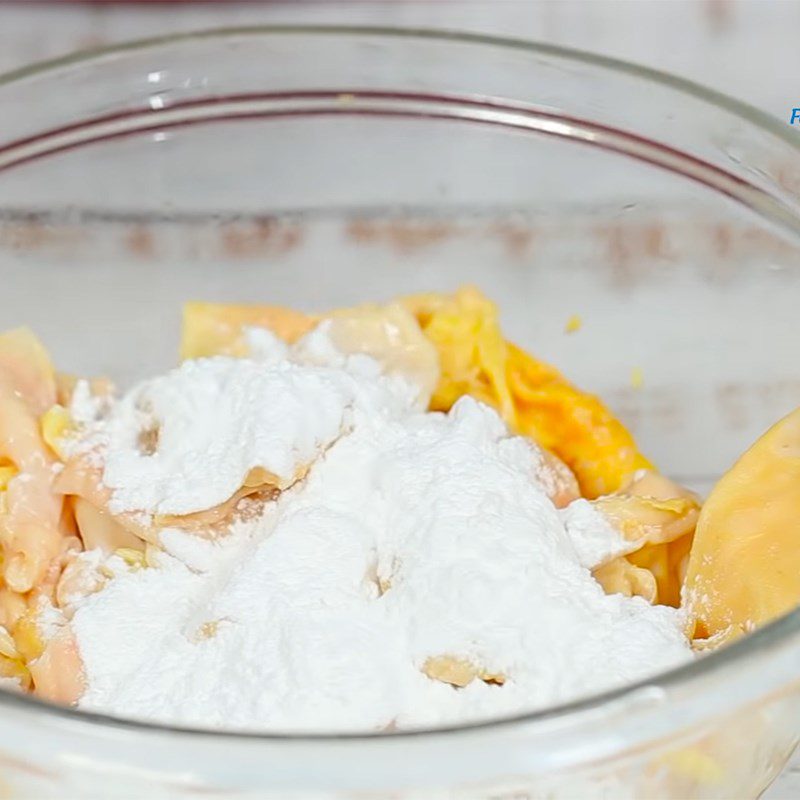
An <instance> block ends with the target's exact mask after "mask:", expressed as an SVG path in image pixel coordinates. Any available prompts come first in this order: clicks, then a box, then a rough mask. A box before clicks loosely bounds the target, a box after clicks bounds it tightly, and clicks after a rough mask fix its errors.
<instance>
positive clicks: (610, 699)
mask: <svg viewBox="0 0 800 800" xmlns="http://www.w3.org/2000/svg"><path fill="white" fill-rule="evenodd" d="M300 35H302V36H306V35H307V36H319V37H336V36H348V37H353V38H357V37H364V38H372V39H374V38H376V37H377V38H385V39H388V40H402V39H408V40H413V39H423V40H429V41H434V42H435V41H440V42H442V43H443V44H446V43H453V42H456V43H461V44H467V45H475V46H486V47H495V48H504V49H509V50H521V51H525V52H527V53H529V54H531V55H541V56H551V57H555V58H558V59H562V60H565V61H571V62H573V63H575V64H580V65H583V66H589V67H598V68H602V69H605V70H608V71H610V72H615V73H617V74H620V75H627V76H629V77H633V78H638V79H642V80H644V81H647V82H650V83H652V84H654V85H658V86H660V87H661V88H665V89H670V90H673V91H676V92H677V93H679V94H683V95H685V96H687V97H690V98H693V99H695V100H699V101H701V102H702V103H705V104H708V105H711V106H715V107H716V108H717V109H720V110H723V111H725V112H727V113H729V114H731V115H732V116H734V117H737V118H738V119H739V120H741V121H743V122H745V123H747V124H748V125H752V126H754V127H756V128H759V129H760V130H761V131H762V132H765V133H768V134H770V135H772V136H776V137H777V138H778V139H781V140H782V141H783V142H784V143H785V144H787V145H789V146H790V147H791V148H792V149H793V150H794V151H795V152H796V153H797V155H798V158H800V137H798V136H797V135H796V132H795V131H791V130H789V128H788V126H787V125H785V124H784V123H781V122H780V121H779V120H778V119H777V118H776V117H773V116H771V115H769V114H767V113H765V112H763V111H760V110H759V109H757V108H755V107H754V106H751V105H749V104H748V103H745V102H742V101H740V100H737V99H735V98H733V97H730V96H728V95H726V94H724V93H722V92H718V91H716V90H714V89H710V88H708V87H706V86H703V85H702V84H699V83H695V82H694V81H691V80H688V79H685V78H681V77H678V76H676V75H671V74H669V73H666V72H662V71H660V70H657V69H653V68H650V67H645V66H641V65H638V64H634V63H631V62H628V61H624V60H622V59H617V58H613V57H609V56H604V55H598V54H596V53H591V52H588V51H584V50H579V49H574V48H568V47H561V46H558V45H552V44H547V43H544V42H536V41H527V40H523V39H515V38H511V37H498V36H488V35H483V34H478V33H466V32H459V31H453V30H446V29H442V30H438V29H437V30H434V29H425V28H400V27H384V26H366V25H355V26H352V25H258V26H241V27H223V28H213V29H208V30H199V31H190V32H183V33H177V34H168V35H164V36H156V37H149V38H145V39H136V40H132V41H128V42H122V43H120V44H116V45H112V46H108V47H100V48H92V49H89V50H85V51H80V52H77V53H73V54H68V55H65V56H61V57H58V58H54V59H49V60H45V61H39V62H36V63H33V64H30V65H27V66H24V67H21V68H19V69H16V70H12V71H10V72H5V73H1V74H0V90H2V89H3V88H5V87H8V86H10V85H12V84H18V83H23V82H24V81H26V80H28V79H31V78H47V77H48V76H49V75H53V76H55V75H56V74H57V73H58V72H59V71H60V70H62V69H64V68H70V67H80V66H85V67H92V66H94V65H98V66H99V65H100V63H101V62H102V61H103V59H104V58H107V57H109V56H115V55H124V54H126V53H141V52H144V51H146V50H148V49H156V48H160V47H164V46H169V45H180V44H190V43H192V42H195V41H203V40H207V41H209V40H210V41H215V40H216V41H223V40H225V39H228V38H232V37H244V36H247V37H250V36H252V37H255V38H258V37H263V38H269V37H281V36H286V37H290V36H300ZM793 640H795V642H794V643H795V645H796V646H797V647H798V650H800V608H797V609H795V610H793V611H791V612H789V613H788V614H786V615H784V616H783V617H781V618H779V619H777V620H775V621H773V622H771V623H770V624H768V625H765V626H764V627H763V628H760V629H759V630H757V631H755V632H754V633H751V634H750V635H748V636H746V637H743V638H741V639H739V640H737V641H736V642H734V643H732V644H730V645H728V646H726V647H724V648H722V649H721V650H719V651H714V652H711V653H709V654H707V655H705V656H703V657H701V658H699V659H697V660H695V661H692V662H690V663H688V664H685V665H683V666H680V667H677V668H673V669H671V670H667V671H665V672H660V673H657V674H655V675H653V676H652V677H650V678H647V679H644V680H642V681H638V682H636V683H633V684H627V685H625V686H623V687H621V688H618V689H614V690H611V691H607V692H603V693H600V694H597V695H592V696H590V697H587V698H584V699H581V700H577V701H574V702H571V703H565V704H562V705H559V706H553V707H550V708H546V709H543V710H540V711H535V712H530V713H524V714H517V715H513V716H507V717H501V718H496V719H491V720H486V721H481V722H474V723H466V724H461V725H451V726H439V727H432V728H420V729H413V730H404V731H387V732H375V733H333V734H328V733H319V734H316V733H299V734H295V733H260V732H241V731H219V730H213V729H203V728H193V727H182V726H177V725H167V724H160V723H152V722H143V721H138V720H132V719H125V718H121V717H115V716H111V715H107V714H102V713H96V712H91V711H82V710H77V709H73V708H68V707H64V706H58V705H54V704H51V703H48V702H44V701H42V700H39V699H37V698H35V697H33V696H31V695H25V694H19V693H17V692H11V691H7V690H2V689H0V708H2V707H6V708H16V709H17V710H20V711H24V710H27V709H30V710H31V711H33V712H35V713H37V714H38V715H39V716H42V715H44V716H49V717H52V718H53V719H54V720H59V719H61V720H63V721H67V722H70V723H72V724H76V723H79V724H80V723H83V724H88V725H90V726H101V727H113V728H117V729H120V730H121V731H124V730H128V731H130V732H131V733H147V732H148V731H150V732H159V733H169V734H180V735H182V736H188V737H202V738H204V739H207V740H208V739H212V740H213V739H218V740H221V741H234V740H237V739H238V740H255V741H264V742H269V741H294V742H298V743H302V742H308V743H312V742H325V741H331V740H347V741H354V742H357V741H374V740H376V739H398V738H399V739H404V738H414V739H418V738H420V737H431V736H438V735H440V734H447V735H448V736H453V735H454V734H458V733H464V734H467V733H470V732H479V731H480V732H487V733H491V731H493V730H498V729H500V728H506V727H508V726H515V725H520V724H535V723H537V722H542V723H544V722H550V721H554V720H561V721H564V722H567V721H568V720H570V719H571V718H573V719H572V720H571V721H574V722H577V719H574V718H578V717H582V716H583V715H584V714H585V713H587V712H588V713H590V712H595V711H597V710H598V709H601V708H602V707H604V706H609V705H612V704H615V705H616V704H618V703H619V702H620V701H624V700H625V699H627V698H633V697H636V696H637V695H639V694H640V693H641V692H642V691H643V690H646V689H648V688H650V687H658V688H662V689H669V688H676V687H682V688H685V687H688V686H690V685H691V684H694V683H699V682H702V681H707V680H710V679H712V678H714V677H718V678H721V677H722V676H723V675H725V674H728V673H729V672H730V671H732V670H736V669H737V668H738V667H739V666H740V665H742V663H743V662H746V661H747V660H749V659H750V658H752V657H753V656H755V655H756V654H757V653H758V654H760V655H761V656H765V655H767V654H768V653H769V652H770V651H773V650H781V649H783V647H785V646H791V644H792V641H793Z"/></svg>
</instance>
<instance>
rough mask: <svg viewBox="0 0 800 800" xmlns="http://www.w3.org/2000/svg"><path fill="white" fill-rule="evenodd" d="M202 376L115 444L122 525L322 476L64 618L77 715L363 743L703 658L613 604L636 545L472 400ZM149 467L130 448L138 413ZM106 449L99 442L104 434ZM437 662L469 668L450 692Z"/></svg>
mask: <svg viewBox="0 0 800 800" xmlns="http://www.w3.org/2000/svg"><path fill="white" fill-rule="evenodd" d="M271 352H272V356H273V357H270V358H267V357H264V358H263V359H262V360H233V359H227V358H216V359H207V360H200V361H196V362H188V363H186V364H184V365H183V366H182V367H181V368H180V369H179V370H176V371H175V372H173V373H170V375H168V376H165V377H163V378H156V379H155V380H154V381H150V382H148V383H146V384H143V385H142V386H140V387H138V388H137V389H135V390H134V391H133V392H132V393H131V394H130V395H128V396H127V397H126V398H123V399H122V400H121V401H120V403H119V404H118V405H117V406H116V408H115V409H114V410H113V411H112V413H111V416H110V417H109V418H108V419H106V420H105V421H104V422H103V423H102V425H101V428H102V431H101V432H102V436H103V437H104V438H103V441H104V443H105V444H104V446H105V448H106V452H105V459H106V461H105V477H104V480H105V481H106V483H107V484H108V485H109V486H111V487H112V488H113V489H114V503H115V505H116V507H117V508H118V509H124V510H140V511H144V512H147V513H155V512H171V513H180V512H190V511H196V510H201V509H203V508H208V507H210V506H212V505H214V504H215V503H218V502H222V501H224V500H225V499H227V497H229V496H230V495H231V494H232V493H233V492H235V491H236V489H237V488H238V486H239V483H240V482H241V479H242V478H243V476H244V475H245V474H246V472H247V470H249V469H251V468H253V467H256V466H261V467H264V468H266V469H268V470H270V471H272V472H274V473H276V474H278V475H287V476H288V475H289V474H290V473H292V472H293V471H296V470H297V469H298V468H299V467H300V466H307V465H309V464H310V465H311V468H310V471H309V472H308V474H307V476H306V477H305V478H303V479H302V480H300V481H299V482H298V483H296V484H295V485H294V486H293V487H292V488H290V489H288V490H287V491H284V492H283V493H282V494H281V496H280V497H279V498H278V499H277V500H276V501H274V502H271V503H267V504H266V506H265V507H264V510H263V512H262V513H261V514H260V515H259V516H257V518H255V519H251V520H249V521H247V522H244V521H240V522H237V523H235V524H233V526H232V528H231V530H230V532H229V533H228V534H227V535H224V536H222V537H220V538H219V539H217V540H214V541H209V540H207V539H202V538H200V537H197V536H196V535H193V534H190V533H185V532H182V531H179V530H163V531H162V532H161V543H162V545H163V547H164V550H165V551H166V552H165V553H164V554H162V555H161V556H160V558H159V564H158V566H156V567H151V568H147V569H140V570H137V571H123V572H121V574H120V575H119V576H118V577H116V578H115V579H113V580H111V581H110V582H109V583H108V584H107V586H106V588H105V589H103V590H102V591H101V592H99V593H97V594H94V595H90V596H88V597H86V598H84V599H83V600H82V601H80V602H78V603H77V610H76V611H75V614H74V617H73V619H72V626H73V630H74V631H75V634H76V637H77V641H78V645H79V649H80V653H81V655H82V658H83V661H84V665H85V670H86V677H87V683H88V689H87V691H86V693H85V695H84V697H83V698H82V700H81V703H80V705H81V707H83V708H87V709H96V710H102V711H106V712H111V713H115V714H119V715H124V716H128V717H137V718H145V719H150V720H157V721H161V722H171V723H180V724H189V725H197V726H204V727H215V728H231V729H246V730H262V731H263V730H273V731H289V730H292V731H320V732H329V731H358V730H376V729H384V728H388V727H390V726H396V727H400V728H409V727H415V726H427V725H435V724H440V723H445V722H448V723H453V722H459V721H465V720H473V719H478V718H487V717H492V716H498V715H502V714H507V713H511V712H521V711H528V710H533V709H536V708H542V707H545V706H549V705H553V704H555V703H560V702H562V701H567V700H572V699H575V698H577V697H580V696H583V695H587V694H590V693H593V692H597V691H600V690H604V689H608V688H611V687H615V686H619V685H621V684H624V683H627V682H630V681H634V680H637V679H639V678H642V677H645V676H647V675H650V674H652V673H655V672H657V671H659V670H662V669H666V668H669V667H671V666H674V665H676V664H679V663H681V662H683V661H686V660H688V659H690V658H691V651H690V648H689V645H688V643H687V641H686V639H685V637H684V635H683V633H682V630H681V620H680V618H679V614H678V612H676V611H675V610H674V609H670V608H665V607H659V606H650V605H648V604H647V603H646V602H645V601H644V600H642V599H641V598H626V597H623V596H621V595H613V596H608V595H606V594H604V592H603V590H602V589H601V587H600V586H599V584H598V583H597V582H596V581H595V580H594V579H593V578H592V576H591V573H590V568H591V567H593V566H595V565H596V564H598V563H601V562H602V561H605V560H607V559H608V558H610V557H612V556H614V555H616V554H619V553H623V552H625V550H626V545H625V543H624V542H623V541H622V540H621V538H620V537H619V536H618V535H617V534H616V533H615V532H614V531H613V530H612V529H611V528H610V527H609V525H608V524H607V523H606V522H605V520H604V519H603V518H602V517H600V516H599V515H598V514H597V513H596V512H595V511H594V510H593V509H592V507H591V506H590V505H589V504H588V503H586V502H585V501H576V503H573V504H572V506H570V507H569V508H568V509H566V510H564V511H559V510H557V509H556V508H555V507H554V506H553V504H552V502H551V501H550V500H549V498H548V496H547V494H546V486H547V482H546V480H545V478H546V476H545V475H544V474H543V469H544V468H543V463H542V459H541V456H540V453H539V451H538V449H537V448H536V447H535V446H534V445H532V444H531V443H530V442H528V441H527V440H524V439H522V438H519V437H512V436H510V435H509V433H508V431H507V429H506V427H505V425H504V424H503V423H502V421H501V420H500V418H499V417H498V416H497V414H496V413H495V412H494V411H493V410H491V409H490V408H488V407H486V406H483V405H481V404H480V403H478V402H476V401H474V400H472V399H469V398H463V399H462V400H460V401H459V402H458V403H457V404H456V406H455V407H454V408H453V409H452V411H451V412H450V413H449V414H446V415H445V414H438V413H424V412H420V411H417V410H415V407H414V399H415V392H414V391H413V390H410V388H409V387H408V386H407V385H406V384H405V382H404V381H403V380H402V379H399V378H391V379H390V378H387V377H384V376H381V375H380V374H379V368H378V367H377V365H376V364H375V362H373V361H371V360H370V359H368V358H365V357H351V358H350V359H348V360H347V362H346V364H344V365H343V366H339V367H338V368H334V367H324V366H318V365H313V366H312V365H309V364H303V363H296V361H292V356H291V354H290V353H287V352H281V353H280V354H279V357H276V356H275V351H274V350H273V351H271ZM142 415H145V416H146V417H147V419H148V420H150V421H152V419H153V418H155V419H157V421H158V424H159V427H160V436H159V441H158V448H157V451H156V453H154V454H151V455H142V454H141V453H139V452H136V435H137V431H138V429H139V427H140V426H141V424H142V419H141V416H142ZM94 434H95V435H96V434H97V431H95V432H94ZM430 659H446V660H447V659H449V660H454V661H456V662H458V663H464V664H469V665H472V666H473V667H474V669H475V672H476V673H477V674H480V675H484V676H486V675H491V676H499V680H500V681H502V685H498V682H497V681H495V682H485V681H484V680H481V679H480V677H477V678H475V679H474V680H472V681H471V682H470V683H469V684H468V685H466V686H464V687H461V688H457V687H455V686H452V685H449V684H447V683H444V682H442V681H440V680H434V679H432V678H429V677H428V676H427V675H426V674H425V672H424V671H423V670H424V667H425V665H426V664H427V663H429V660H430Z"/></svg>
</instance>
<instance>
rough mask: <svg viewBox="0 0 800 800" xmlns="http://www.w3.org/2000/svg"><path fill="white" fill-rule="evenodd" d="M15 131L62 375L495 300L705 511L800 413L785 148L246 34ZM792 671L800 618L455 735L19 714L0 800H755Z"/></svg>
mask: <svg viewBox="0 0 800 800" xmlns="http://www.w3.org/2000/svg"><path fill="white" fill-rule="evenodd" d="M0 118H2V120H3V126H2V130H0V285H1V286H2V296H1V297H2V299H0V317H1V321H2V326H3V327H4V328H7V327H11V326H15V325H19V324H27V325H29V326H31V327H32V328H34V329H35V330H36V331H37V332H38V333H39V334H40V335H41V336H42V338H43V339H44V340H45V342H46V343H47V345H48V346H49V347H50V348H51V350H52V352H53V354H54V357H55V359H56V362H57V363H58V364H59V365H60V367H61V368H63V369H67V370H70V371H73V372H79V373H90V374H98V373H106V374H110V375H112V376H113V377H114V378H116V379H117V380H118V381H120V382H121V383H128V382H130V381H131V380H133V379H135V378H137V377H139V376H141V375H143V374H144V373H146V372H153V371H155V370H158V369H162V368H165V367H167V366H169V365H170V364H172V363H173V362H174V361H175V358H176V347H177V335H178V320H179V307H180V304H181V302H183V301H184V300H186V299H189V298H195V299H213V300H222V301H263V302H269V303H277V304H287V305H292V306H298V307H301V308H328V307H332V306H340V305H347V304H353V303H356V302H359V301H364V300H368V299H376V298H385V297H390V296H392V295H395V294H397V293H403V292H415V291H423V290H451V289H454V288H455V287H457V286H459V285H461V284H464V283H475V284H478V285H479V286H481V287H482V288H483V289H484V290H485V291H487V292H488V293H489V294H490V295H491V296H492V297H493V298H494V299H495V300H497V302H498V303H499V305H500V306H501V308H502V311H503V317H504V324H505V327H506V330H507V331H508V333H509V334H510V336H511V338H513V339H514V340H516V341H517V342H519V343H520V344H522V345H524V346H526V347H529V348H531V349H532V350H534V351H535V352H536V353H537V354H540V355H541V356H542V357H544V358H546V359H548V360H550V361H553V362H555V363H556V364H558V365H559V366H560V367H561V368H563V369H564V370H565V371H566V373H567V374H568V375H569V376H570V377H571V378H572V379H574V380H575V381H576V382H578V383H579V384H580V385H582V386H584V387H587V388H589V389H591V390H593V391H596V392H599V393H601V394H602V395H603V396H604V397H605V398H607V400H608V401H609V403H610V404H611V405H612V406H613V408H614V409H615V410H616V411H617V412H618V413H619V414H620V415H621V416H622V417H623V418H624V420H625V421H626V422H627V423H628V424H629V425H630V426H631V428H632V429H633V430H634V432H635V434H636V435H637V437H638V438H639V440H640V442H641V445H642V447H643V448H644V450H645V451H646V452H648V453H649V454H652V457H653V458H654V459H655V461H656V462H657V463H658V464H659V465H660V466H661V468H662V469H663V470H664V471H665V472H667V473H669V474H670V475H672V476H674V477H675V478H677V479H679V480H682V481H685V482H688V483H690V484H692V485H694V486H696V487H698V488H701V489H702V488H703V487H706V486H708V484H709V482H710V481H712V480H713V479H714V477H715V476H717V475H718V474H719V473H720V472H721V471H722V470H723V469H725V467H726V466H727V465H729V464H730V463H731V462H732V460H733V459H734V457H735V456H736V455H737V454H738V453H739V452H740V451H741V450H742V449H743V448H744V447H745V446H746V445H747V444H748V443H749V442H751V441H752V440H753V439H755V438H756V436H757V435H758V434H760V433H761V432H762V431H763V430H764V429H765V428H766V427H767V425H769V424H770V423H771V422H773V421H774V420H776V419H778V418H779V417H780V416H781V415H782V414H783V413H785V412H787V411H788V410H790V409H791V408H792V407H793V406H794V405H795V404H796V403H797V398H798V394H799V391H800V371H798V367H797V363H798V361H797V346H796V343H797V342H798V341H800V314H797V312H796V298H797V297H798V296H799V295H798V292H800V248H798V238H797V233H798V231H800V151H799V150H798V140H797V138H796V137H795V135H794V132H793V131H791V130H790V129H789V128H788V126H787V127H784V126H782V125H781V124H780V123H778V122H777V121H773V120H771V119H769V118H767V117H765V116H763V115H761V114H759V113H758V112H756V111H755V110H753V109H750V108H747V107H745V106H742V105H740V104H738V103H736V102H734V101H732V100H729V99H726V98H724V97H721V96H719V95H716V94H714V93H712V92H709V91H707V90H705V89H702V88H700V87H697V86H693V85H690V84H688V83H686V82H684V81H679V80H677V79H674V78H670V77H668V76H665V75H660V74H657V73H654V72H652V71H649V70H644V69H640V68H636V67H633V66H629V65H626V64H622V63H618V62H615V61H611V60H608V59H605V58H599V57H596V56H590V55H587V54H582V53H575V52H569V51H565V50H561V49H558V48H554V47H549V46H545V45H531V44H528V43H522V42H516V41H502V40H496V39H489V38H484V37H480V36H464V35H457V34H447V33H430V32H424V31H392V30H377V29H326V28H294V27H285V28H267V29H248V30H227V31H217V32H213V33H202V34H197V35H189V36H180V37H168V38H163V39H158V40H153V41H148V42H141V43H136V44H132V45H126V46H122V47H117V48H114V49H111V50H105V51H100V52H97V53H94V54H91V55H89V56H79V57H74V58H67V59H63V60H61V61H56V62H51V63H49V64H46V65H43V66H36V67H32V68H29V69H25V70H22V71H19V72H17V73H14V74H12V75H8V76H5V77H4V78H1V79H0ZM575 314H577V315H580V317H581V318H582V320H583V327H582V329H581V330H580V331H579V332H578V333H575V334H572V335H567V334H566V333H565V323H566V321H567V319H568V318H570V317H571V316H572V315H575ZM632 376H634V377H635V380H632ZM799 667H800V612H794V613H793V614H790V615H788V616H786V617H785V618H783V619H781V620H779V621H777V622H775V623H774V624H772V625H770V626H768V627H766V628H764V629H763V630H760V631H758V632H757V633H755V634H754V635H752V636H750V637H748V638H747V639H745V640H743V641H741V642H739V643H737V644H734V645H732V646H730V647H729V648H727V649H724V650H721V651H720V652H717V653H713V654H710V655H708V656H706V657H703V658H701V659H699V660H698V661H696V662H695V663H693V664H691V665H689V666H685V667H683V668H681V669H677V670H674V671H672V672H670V673H667V674H663V675H659V676H657V677H654V678H653V679H651V680H648V681H645V682H643V683H640V684H638V685H635V686H630V687H627V688H625V689H623V690H620V691H615V692H611V693H608V694H605V695H603V696H600V697H593V698H589V699H586V700H584V701H581V702H577V703H574V704H571V705H569V706H565V707H561V708H556V709H552V710H548V711H545V712H541V713H535V714H529V715H525V716H520V717H518V718H515V719H504V720H498V721H492V722H488V723H485V724H478V725H469V726H464V727H460V728H454V729H448V730H432V731H417V732H409V733H387V734H380V735H360V736H359V735H354V736H325V735H320V736H282V735H277V734H276V735H269V736H257V735H237V734H222V733H218V732H202V731H192V730H180V729H176V728H168V727H160V726H157V725H146V724H137V723H133V722H126V721H122V720H114V719H111V718H108V717H103V716H100V715H93V714H85V713H78V712H76V711H73V710H69V709H63V708H55V707H50V706H47V705H45V704H43V703H40V702H37V701H36V700H33V699H30V698H27V697H21V696H17V695H14V694H10V693H3V694H2V695H0V706H2V711H3V715H4V724H3V725H2V727H0V779H1V780H2V786H3V788H4V789H6V790H7V793H8V796H10V797H37V798H43V797H60V798H63V797H97V798H109V797H116V796H120V797H141V796H147V797H153V798H155V797H170V798H173V797H175V798H184V797H192V796H198V797H204V798H223V797H236V798H244V797H251V798H271V797H274V798H289V797H336V798H359V799H360V800H363V799H364V798H389V797H391V798H398V799H399V798H411V797H420V798H432V797H438V796H441V797H448V798H472V797H491V798H512V797H513V798H575V797H581V798H583V797H606V798H615V800H616V798H626V797H630V798H653V797H658V798H681V799H682V800H685V799H686V798H695V797H697V798H700V797H702V798H728V797H731V796H736V797H742V798H744V797H755V796H757V795H758V794H759V793H760V792H761V791H762V790H764V788H765V787H766V786H767V785H768V784H769V783H770V781H771V780H772V779H773V778H774V776H775V775H776V774H777V773H778V772H779V771H780V769H781V767H782V765H783V764H784V763H785V761H786V759H787V758H788V756H789V754H790V753H791V751H792V749H793V748H794V746H795V744H796V742H797V741H798V735H800V668H799ZM198 702H200V699H198Z"/></svg>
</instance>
